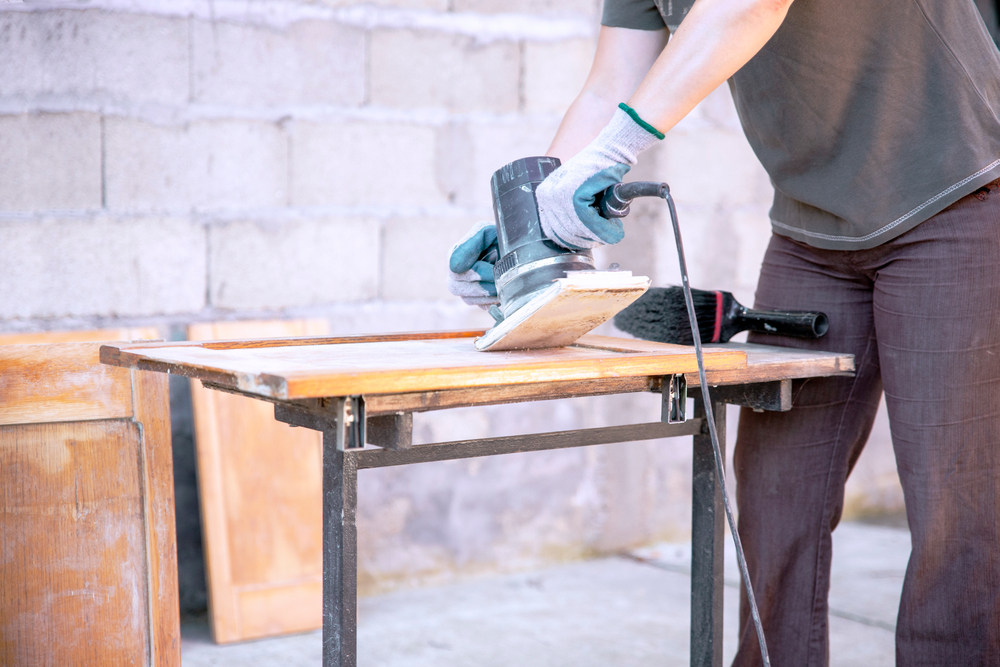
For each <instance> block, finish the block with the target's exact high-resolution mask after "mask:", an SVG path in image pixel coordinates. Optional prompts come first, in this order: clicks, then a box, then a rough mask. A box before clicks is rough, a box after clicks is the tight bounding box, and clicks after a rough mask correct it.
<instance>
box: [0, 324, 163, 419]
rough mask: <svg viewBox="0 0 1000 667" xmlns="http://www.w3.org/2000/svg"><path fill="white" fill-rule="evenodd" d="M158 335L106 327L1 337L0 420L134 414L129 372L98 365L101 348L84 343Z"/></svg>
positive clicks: (147, 331)
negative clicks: (91, 329) (93, 329)
mask: <svg viewBox="0 0 1000 667" xmlns="http://www.w3.org/2000/svg"><path fill="white" fill-rule="evenodd" d="M156 335H157V334H156V330H155V329H107V330H98V331H63V332H42V333H34V334H10V335H6V336H0V424H13V423H32V422H36V421H45V422H56V421H76V420H85V419H102V418H107V417H130V416H132V407H131V405H132V394H131V389H130V386H131V380H130V379H129V374H128V371H125V370H124V369H119V368H111V367H109V366H105V365H102V364H101V363H100V360H99V358H98V356H99V353H98V350H99V346H97V345H93V344H92V343H86V342H82V341H114V340H135V339H140V338H155V337H156ZM66 341H77V342H66ZM39 343H50V344H48V345H44V346H39V345H38V344H39ZM51 343H57V344H51Z"/></svg>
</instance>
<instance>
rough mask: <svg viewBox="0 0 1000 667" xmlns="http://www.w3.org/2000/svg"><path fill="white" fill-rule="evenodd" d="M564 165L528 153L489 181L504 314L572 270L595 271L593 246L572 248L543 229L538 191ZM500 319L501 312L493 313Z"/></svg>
mask: <svg viewBox="0 0 1000 667" xmlns="http://www.w3.org/2000/svg"><path fill="white" fill-rule="evenodd" d="M559 165H560V162H559V159H558V158H554V157H526V158H521V159H520V160H514V161H513V162H511V163H510V164H507V165H505V166H503V167H501V168H500V169H498V170H497V171H496V172H495V173H494V174H493V178H492V179H490V187H491V189H492V191H493V215H494V217H495V218H496V226H497V245H498V246H499V249H500V250H499V259H498V260H497V263H496V265H495V266H494V267H493V278H494V280H495V281H496V286H497V295H498V296H499V297H500V311H501V313H502V315H503V317H504V318H506V317H509V316H510V315H511V314H512V313H513V312H515V311H516V310H517V309H518V308H520V307H521V306H523V305H524V304H525V303H527V302H528V301H530V300H531V298H532V297H533V296H535V295H536V294H537V293H538V292H539V291H540V290H543V289H545V288H547V287H548V286H549V285H551V284H552V281H553V280H556V279H557V278H565V277H566V272H567V271H593V270H594V256H593V254H592V253H591V252H590V251H589V250H567V249H566V248H562V247H560V246H558V245H556V244H555V243H553V242H552V241H550V240H549V239H547V238H545V234H543V233H542V223H541V221H540V220H539V217H538V204H537V202H536V200H535V190H536V189H537V188H538V185H539V184H540V183H541V182H542V181H543V180H544V179H545V177H546V176H548V175H549V174H551V173H552V172H553V171H555V170H556V169H557V168H558V167H559ZM494 317H496V315H494Z"/></svg>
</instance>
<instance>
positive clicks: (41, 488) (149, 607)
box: [0, 343, 180, 667]
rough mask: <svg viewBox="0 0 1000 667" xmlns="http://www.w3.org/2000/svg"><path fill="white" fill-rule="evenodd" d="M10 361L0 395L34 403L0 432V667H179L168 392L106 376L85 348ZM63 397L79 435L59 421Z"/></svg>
mask: <svg viewBox="0 0 1000 667" xmlns="http://www.w3.org/2000/svg"><path fill="white" fill-rule="evenodd" d="M11 349H12V348H11V347H4V348H0V356H2V358H3V359H4V361H9V360H11V359H14V360H16V363H9V364H6V365H5V366H4V367H3V370H2V372H0V375H2V376H3V377H4V382H5V383H6V384H5V385H4V386H8V387H9V386H20V384H24V383H29V382H32V381H35V379H36V378H39V377H41V378H42V379H43V380H44V392H41V393H42V395H43V396H42V397H43V399H44V400H40V401H23V400H22V401H21V402H19V403H18V404H16V405H13V406H5V407H6V408H7V411H6V413H5V414H6V418H7V423H5V424H4V425H2V426H0V536H2V538H0V555H2V557H0V664H3V665H39V666H47V665H59V666H62V665H156V666H158V667H179V665H180V626H179V621H178V616H179V612H178V608H177V573H176V542H175V538H174V511H173V481H172V454H171V450H170V426H169V403H168V396H167V381H166V380H167V379H166V378H165V377H162V376H153V375H146V376H145V377H140V374H138V373H126V374H125V375H124V376H121V375H120V374H112V375H108V374H107V370H108V369H107V368H105V367H101V366H100V365H99V364H98V363H97V352H98V349H99V345H97V344H93V343H90V344H57V345H51V346H46V345H32V346H23V347H22V353H21V354H14V355H12V354H10V350H11ZM26 359H30V360H31V364H32V365H31V366H30V367H29V366H27V365H26ZM88 367H89V374H90V381H89V382H88V379H87V378H88ZM111 370H119V369H111ZM61 374H64V375H62V376H61ZM101 391H107V392H109V393H110V394H111V395H112V396H114V397H115V399H114V400H111V401H107V402H104V403H102V401H101V400H99V398H100V397H99V395H98V394H99V393H100V392H101ZM74 392H80V393H84V394H87V395H88V396H89V397H90V399H89V403H88V404H87V405H88V409H87V410H85V411H83V413H84V414H85V415H86V417H85V419H86V421H66V418H67V411H66V410H60V409H58V405H57V402H58V397H59V396H66V397H67V400H68V401H69V402H71V403H74V401H75V399H74ZM25 393H26V392H24V391H22V392H21V393H20V394H18V396H24V395H25ZM28 393H29V394H30V392H28ZM35 393H36V395H37V394H38V393H39V391H38V390H36V392H35ZM133 396H134V397H135V401H136V403H135V404H134V405H133V402H132V400H133ZM76 404H78V402H76V403H74V405H76ZM46 405H54V407H53V408H52V410H51V413H52V414H51V416H52V417H53V421H51V422H49V421H48V420H47V418H48V417H49V416H50V415H49V414H48V412H47V410H46V409H45V406H46ZM102 406H103V407H104V408H106V411H105V413H103V414H102V412H101V410H100V408H101V407H102ZM18 409H19V410H20V412H18ZM73 410H76V411H77V412H79V410H77V409H76V408H74V409H73ZM69 412H73V411H72V410H71V411H69Z"/></svg>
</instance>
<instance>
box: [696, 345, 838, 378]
mask: <svg viewBox="0 0 1000 667" xmlns="http://www.w3.org/2000/svg"><path fill="white" fill-rule="evenodd" d="M718 347H722V346H718ZM718 347H716V346H706V347H705V349H706V351H707V350H709V349H718ZM725 347H726V348H730V349H733V350H740V351H743V352H745V353H746V355H747V367H746V368H745V369H742V370H738V371H732V370H726V369H715V370H709V371H707V372H706V373H705V376H706V379H707V380H708V384H709V385H710V386H711V385H723V384H745V383H751V382H771V381H774V380H785V379H800V378H811V377H826V376H830V375H851V374H853V373H854V355H851V354H840V353H837V352H813V351H811V350H796V349H794V348H790V347H772V346H770V345H756V344H754V343H726V344H725ZM685 377H686V378H687V381H688V386H689V387H691V386H695V387H697V386H699V385H700V384H701V382H700V380H699V379H698V374H697V373H689V374H687V375H686V376H685Z"/></svg>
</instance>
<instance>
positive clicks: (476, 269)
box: [448, 220, 500, 308]
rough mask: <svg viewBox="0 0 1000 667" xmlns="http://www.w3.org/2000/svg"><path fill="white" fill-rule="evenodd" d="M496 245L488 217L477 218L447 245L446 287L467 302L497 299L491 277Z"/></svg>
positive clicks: (494, 230)
mask: <svg viewBox="0 0 1000 667" xmlns="http://www.w3.org/2000/svg"><path fill="white" fill-rule="evenodd" d="M499 252H500V248H499V246H498V245H497V228H496V225H494V224H493V222H492V221H486V220H483V221H480V222H477V223H476V224H475V225H473V226H472V229H470V230H469V231H468V232H467V233H466V234H465V236H463V237H462V238H461V239H460V240H459V242H458V243H456V244H455V245H454V246H452V248H451V255H450V257H449V259H448V269H449V271H450V273H449V275H448V291H449V292H451V293H452V294H454V295H455V296H460V297H462V301H464V302H465V303H467V304H469V305H471V306H482V307H483V308H487V307H489V306H490V305H491V304H494V303H500V299H499V298H497V286H496V282H495V280H494V278H493V265H494V264H496V261H497V257H498V255H499Z"/></svg>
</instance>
